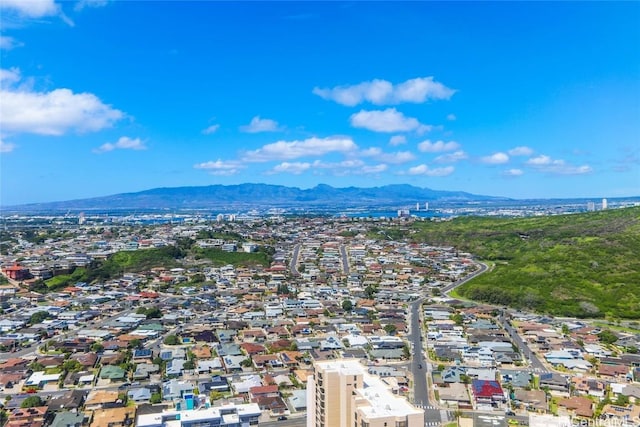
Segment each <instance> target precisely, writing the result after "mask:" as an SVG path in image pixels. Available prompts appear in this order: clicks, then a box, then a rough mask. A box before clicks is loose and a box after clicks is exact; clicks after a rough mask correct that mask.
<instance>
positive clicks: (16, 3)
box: [0, 0, 60, 18]
mask: <svg viewBox="0 0 640 427" xmlns="http://www.w3.org/2000/svg"><path fill="white" fill-rule="evenodd" d="M0 9H8V10H10V11H12V12H15V13H18V14H19V15H21V16H24V17H27V18H42V17H44V16H54V15H57V14H58V12H60V6H59V5H57V4H56V3H55V1H54V0H2V1H1V2H0Z"/></svg>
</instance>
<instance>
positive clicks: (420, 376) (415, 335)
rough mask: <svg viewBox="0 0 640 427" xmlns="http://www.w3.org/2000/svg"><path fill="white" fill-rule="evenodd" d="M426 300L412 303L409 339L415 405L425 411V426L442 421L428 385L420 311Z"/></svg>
mask: <svg viewBox="0 0 640 427" xmlns="http://www.w3.org/2000/svg"><path fill="white" fill-rule="evenodd" d="M423 302H424V298H421V299H419V300H416V301H414V302H412V303H411V323H410V325H411V332H410V333H409V334H408V335H407V339H408V340H409V342H410V343H411V346H412V347H413V351H412V353H413V357H412V359H411V363H410V364H409V369H410V370H411V373H412V374H413V404H414V405H416V406H418V407H419V408H423V409H424V422H425V426H432V425H438V424H440V422H441V421H442V417H441V414H440V410H439V409H436V408H435V407H433V406H431V405H430V404H429V389H428V384H427V361H426V360H425V358H424V353H423V352H422V327H421V325H420V309H421V307H422V303H423Z"/></svg>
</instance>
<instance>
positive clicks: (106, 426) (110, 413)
mask: <svg viewBox="0 0 640 427" xmlns="http://www.w3.org/2000/svg"><path fill="white" fill-rule="evenodd" d="M135 413H136V408H135V407H134V406H124V407H115V408H102V409H97V410H95V411H93V416H92V418H91V424H90V425H89V427H128V426H131V425H134V424H135Z"/></svg>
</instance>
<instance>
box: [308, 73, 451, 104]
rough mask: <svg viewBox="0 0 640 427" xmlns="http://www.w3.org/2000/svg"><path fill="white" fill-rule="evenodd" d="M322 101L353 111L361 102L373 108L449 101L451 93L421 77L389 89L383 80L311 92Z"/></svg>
mask: <svg viewBox="0 0 640 427" xmlns="http://www.w3.org/2000/svg"><path fill="white" fill-rule="evenodd" d="M313 93H314V94H316V95H318V96H320V97H321V98H323V99H327V100H331V101H335V102H337V103H338V104H342V105H347V106H350V107H353V106H355V105H358V104H360V103H362V102H370V103H372V104H375V105H394V104H401V103H403V102H412V103H422V102H425V101H427V100H429V99H449V98H451V96H452V95H453V94H454V93H455V91H454V90H452V89H449V88H448V87H446V86H445V85H443V84H442V83H439V82H436V81H434V80H433V77H421V78H415V79H410V80H407V81H405V82H403V83H400V84H397V85H393V84H392V83H391V82H389V81H387V80H381V79H375V80H371V81H366V82H362V83H359V84H356V85H349V86H336V87H333V88H319V87H315V88H313Z"/></svg>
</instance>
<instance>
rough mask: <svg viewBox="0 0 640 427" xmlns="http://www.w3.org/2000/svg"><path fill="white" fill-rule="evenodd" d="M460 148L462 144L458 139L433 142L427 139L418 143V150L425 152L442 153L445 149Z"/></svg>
mask: <svg viewBox="0 0 640 427" xmlns="http://www.w3.org/2000/svg"><path fill="white" fill-rule="evenodd" d="M458 148H460V144H458V143H457V142H456V141H449V142H444V141H436V142H431V141H430V140H428V139H427V140H425V141H422V142H421V143H419V144H418V150H420V151H422V152H423V153H441V152H443V151H453V150H457V149H458Z"/></svg>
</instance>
